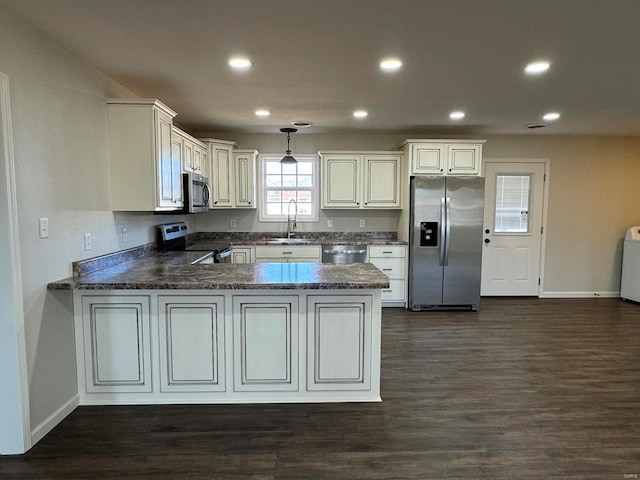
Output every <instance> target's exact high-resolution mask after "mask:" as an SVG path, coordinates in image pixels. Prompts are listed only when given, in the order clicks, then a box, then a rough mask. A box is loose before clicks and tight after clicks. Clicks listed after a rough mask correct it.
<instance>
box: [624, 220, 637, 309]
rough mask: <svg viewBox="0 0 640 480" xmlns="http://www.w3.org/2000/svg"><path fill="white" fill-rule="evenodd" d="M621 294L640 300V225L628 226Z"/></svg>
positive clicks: (625, 237)
mask: <svg viewBox="0 0 640 480" xmlns="http://www.w3.org/2000/svg"><path fill="white" fill-rule="evenodd" d="M620 296H621V297H622V299H623V300H633V301H634V302H640V226H638V227H631V228H628V229H627V233H626V234H625V236H624V251H623V253H622V281H621V284H620Z"/></svg>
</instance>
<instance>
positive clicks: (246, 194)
mask: <svg viewBox="0 0 640 480" xmlns="http://www.w3.org/2000/svg"><path fill="white" fill-rule="evenodd" d="M257 157H258V152H257V151H255V150H236V151H235V152H233V165H232V167H233V177H234V181H235V184H234V194H233V198H234V206H235V207H238V208H240V207H243V208H256V160H257Z"/></svg>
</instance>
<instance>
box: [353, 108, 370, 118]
mask: <svg viewBox="0 0 640 480" xmlns="http://www.w3.org/2000/svg"><path fill="white" fill-rule="evenodd" d="M367 115H369V112H367V111H366V110H356V111H355V112H353V116H354V117H356V118H367Z"/></svg>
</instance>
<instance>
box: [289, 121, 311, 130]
mask: <svg viewBox="0 0 640 480" xmlns="http://www.w3.org/2000/svg"><path fill="white" fill-rule="evenodd" d="M311 125H313V122H308V121H306V120H297V121H295V122H291V126H292V127H296V128H309V127H310V126H311Z"/></svg>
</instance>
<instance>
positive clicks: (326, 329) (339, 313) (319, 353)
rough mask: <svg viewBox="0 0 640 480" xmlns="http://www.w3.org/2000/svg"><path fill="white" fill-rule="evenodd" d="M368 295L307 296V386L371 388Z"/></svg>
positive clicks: (338, 388)
mask: <svg viewBox="0 0 640 480" xmlns="http://www.w3.org/2000/svg"><path fill="white" fill-rule="evenodd" d="M371 329H372V317H371V297H370V296H366V295H362V296H344V297H341V296H339V295H337V296H334V297H331V298H328V297H326V296H310V297H309V298H308V301H307V388H308V389H309V390H370V389H371Z"/></svg>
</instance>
